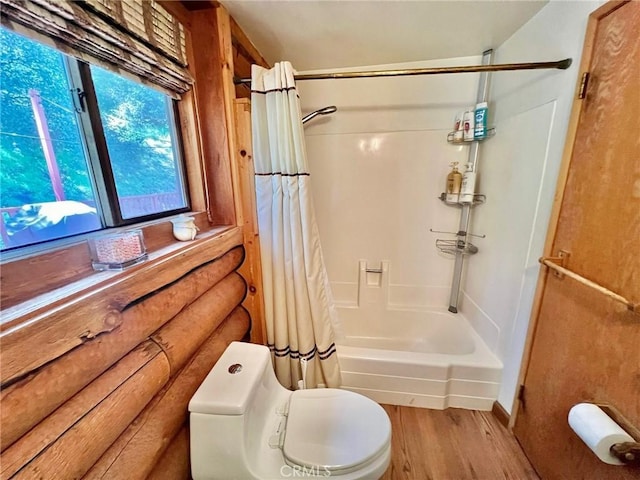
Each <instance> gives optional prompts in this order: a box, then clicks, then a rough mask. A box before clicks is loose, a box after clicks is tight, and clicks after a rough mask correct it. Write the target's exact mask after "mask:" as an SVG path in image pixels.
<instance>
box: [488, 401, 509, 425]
mask: <svg viewBox="0 0 640 480" xmlns="http://www.w3.org/2000/svg"><path fill="white" fill-rule="evenodd" d="M491 413H493V416H494V417H496V418H497V419H498V421H499V422H500V423H501V424H502V426H503V427H504V428H509V420H510V418H511V415H509V414H508V413H507V411H506V410H505V409H504V407H503V406H502V405H500V403H499V402H498V401H497V400H496V401H495V402H493V408H492V409H491Z"/></svg>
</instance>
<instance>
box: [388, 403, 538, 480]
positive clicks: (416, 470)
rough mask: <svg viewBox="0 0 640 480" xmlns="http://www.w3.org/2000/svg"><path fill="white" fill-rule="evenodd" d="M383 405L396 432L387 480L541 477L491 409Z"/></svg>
mask: <svg viewBox="0 0 640 480" xmlns="http://www.w3.org/2000/svg"><path fill="white" fill-rule="evenodd" d="M383 407H384V409H385V410H386V412H387V413H388V414H389V418H390V419H391V428H392V432H393V433H392V440H391V465H390V466H389V468H388V470H387V472H386V473H385V475H384V476H383V477H382V480H539V477H538V475H537V474H536V472H535V471H534V470H533V468H532V467H531V464H530V463H529V461H528V460H527V457H526V456H525V455H524V453H523V452H522V450H521V448H520V445H518V442H517V441H516V439H515V437H514V436H513V435H512V434H511V433H509V432H508V431H507V430H506V429H505V428H504V427H503V426H502V425H501V424H500V422H499V421H498V420H497V419H496V418H495V416H494V415H493V414H492V413H491V412H477V411H473V410H461V409H457V408H449V409H447V410H429V409H426V408H412V407H400V406H396V405H383Z"/></svg>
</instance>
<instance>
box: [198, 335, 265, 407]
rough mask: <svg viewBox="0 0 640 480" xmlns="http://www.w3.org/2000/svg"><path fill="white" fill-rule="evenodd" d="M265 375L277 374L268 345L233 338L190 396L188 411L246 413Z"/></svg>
mask: <svg viewBox="0 0 640 480" xmlns="http://www.w3.org/2000/svg"><path fill="white" fill-rule="evenodd" d="M265 375H271V376H273V375H274V374H273V370H272V367H271V358H270V353H269V349H268V348H267V347H265V346H263V345H255V344H251V343H242V342H231V344H229V346H228V347H227V349H226V350H225V351H224V353H223V354H222V356H221V357H220V358H219V359H218V361H217V363H216V364H215V366H214V367H213V369H212V370H211V371H210V372H209V375H207V378H205V379H204V382H202V384H201V385H200V387H199V388H198V390H197V391H196V393H195V394H194V395H193V397H192V398H191V401H190V402H189V411H190V412H191V413H203V414H213V415H244V414H245V413H246V412H247V409H248V408H249V406H250V405H251V401H252V399H253V397H254V395H255V393H256V389H257V388H258V386H259V385H260V384H261V382H263V377H264V376H265Z"/></svg>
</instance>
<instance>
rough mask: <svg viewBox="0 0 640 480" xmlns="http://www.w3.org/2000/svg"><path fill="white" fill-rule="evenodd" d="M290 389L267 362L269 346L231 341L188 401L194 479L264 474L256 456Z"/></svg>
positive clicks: (261, 451) (209, 479)
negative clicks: (279, 381)
mask: <svg viewBox="0 0 640 480" xmlns="http://www.w3.org/2000/svg"><path fill="white" fill-rule="evenodd" d="M290 394H291V392H289V391H288V390H287V389H285V388H284V387H282V386H281V385H280V384H279V383H278V380H277V379H276V376H275V373H274V371H273V367H272V366H271V354H270V352H269V348H268V347H265V346H264V345H255V344H251V343H241V342H232V343H231V344H230V345H229V346H228V347H227V349H226V350H225V351H224V353H223V354H222V356H221V357H220V358H219V359H218V361H217V363H216V364H215V366H214V367H213V369H212V370H211V372H209V375H207V377H206V378H205V380H204V381H203V382H202V384H201V385H200V387H199V388H198V390H197V391H196V393H195V394H194V396H193V397H192V398H191V401H190V402H189V411H190V416H189V419H190V420H189V423H190V438H191V439H190V455H191V476H192V478H193V479H194V480H213V479H227V478H241V479H243V480H249V479H257V478H265V476H264V475H261V474H260V473H257V472H259V471H260V468H261V467H260V464H261V458H262V457H263V456H264V450H265V447H266V448H267V450H270V451H271V452H275V450H271V449H270V448H269V447H268V438H269V435H271V431H270V429H271V425H272V424H274V422H276V420H277V419H276V407H277V406H278V405H281V404H283V403H284V402H285V401H286V400H287V399H288V397H289V395H290Z"/></svg>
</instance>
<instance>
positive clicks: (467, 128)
mask: <svg viewBox="0 0 640 480" xmlns="http://www.w3.org/2000/svg"><path fill="white" fill-rule="evenodd" d="M474 116H475V113H474V110H473V108H470V109H469V110H467V111H466V112H464V117H463V119H462V123H463V125H464V132H463V136H464V140H465V141H466V142H470V141H472V140H473V135H474V133H473V132H474V124H473V119H474Z"/></svg>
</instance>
